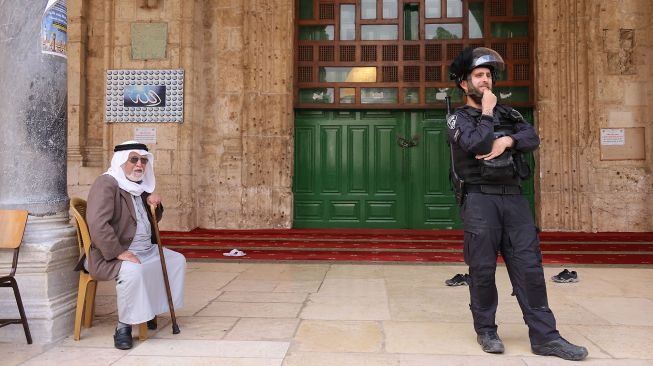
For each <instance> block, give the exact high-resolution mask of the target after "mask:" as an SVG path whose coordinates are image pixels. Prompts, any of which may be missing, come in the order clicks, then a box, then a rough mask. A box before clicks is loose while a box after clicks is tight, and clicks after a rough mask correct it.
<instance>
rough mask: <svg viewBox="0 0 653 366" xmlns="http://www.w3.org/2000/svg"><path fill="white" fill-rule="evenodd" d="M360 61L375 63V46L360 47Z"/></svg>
mask: <svg viewBox="0 0 653 366" xmlns="http://www.w3.org/2000/svg"><path fill="white" fill-rule="evenodd" d="M361 61H376V46H361Z"/></svg>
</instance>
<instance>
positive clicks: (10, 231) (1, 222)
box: [0, 210, 32, 344]
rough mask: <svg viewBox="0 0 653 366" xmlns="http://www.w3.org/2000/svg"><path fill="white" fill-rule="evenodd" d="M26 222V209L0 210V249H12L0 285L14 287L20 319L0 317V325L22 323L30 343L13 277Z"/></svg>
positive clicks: (20, 300)
mask: <svg viewBox="0 0 653 366" xmlns="http://www.w3.org/2000/svg"><path fill="white" fill-rule="evenodd" d="M26 224H27V211H25V210H0V249H13V250H14V259H13V261H12V264H11V273H9V274H8V275H5V276H2V277H0V287H11V288H13V289H14V297H15V298H16V305H17V306H18V313H20V319H0V327H4V326H5V325H9V324H22V325H23V330H24V331H25V338H27V344H32V335H31V333H30V332H29V325H27V317H26V316H25V309H24V308H23V300H22V299H21V297H20V291H18V283H17V282H16V278H15V277H14V275H15V274H16V266H17V264H18V251H19V250H20V244H21V242H22V241H23V234H24V233H25V225H26Z"/></svg>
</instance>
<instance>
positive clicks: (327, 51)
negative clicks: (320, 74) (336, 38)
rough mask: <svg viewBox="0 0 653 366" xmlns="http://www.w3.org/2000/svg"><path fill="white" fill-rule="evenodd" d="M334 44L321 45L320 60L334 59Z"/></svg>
mask: <svg viewBox="0 0 653 366" xmlns="http://www.w3.org/2000/svg"><path fill="white" fill-rule="evenodd" d="M333 53H334V52H333V46H320V61H333Z"/></svg>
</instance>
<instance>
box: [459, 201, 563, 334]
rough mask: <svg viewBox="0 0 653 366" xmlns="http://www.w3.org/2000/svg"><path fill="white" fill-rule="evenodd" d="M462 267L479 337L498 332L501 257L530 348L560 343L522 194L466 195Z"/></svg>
mask: <svg viewBox="0 0 653 366" xmlns="http://www.w3.org/2000/svg"><path fill="white" fill-rule="evenodd" d="M461 216H462V220H463V223H464V229H465V247H464V255H465V263H467V265H468V266H469V275H470V284H469V294H470V309H471V311H472V316H473V319H474V329H475V330H476V332H477V333H485V332H496V330H497V325H496V323H495V316H496V311H497V304H498V295H497V287H496V283H495V272H496V267H497V256H498V253H499V252H500V253H501V255H502V256H503V259H504V262H505V264H506V268H507V270H508V275H509V276H510V282H511V283H512V287H513V295H515V296H517V301H518V302H519V306H520V307H521V310H522V314H523V316H524V321H525V322H526V325H528V334H529V338H530V341H531V344H543V343H546V342H548V341H551V340H553V339H557V338H558V337H560V334H559V333H558V331H557V330H556V321H555V317H554V316H553V313H552V312H551V310H550V309H549V305H548V300H547V294H546V284H545V282H544V271H543V269H542V253H541V252H540V241H539V238H538V234H537V228H536V227H535V223H534V222H533V216H532V214H531V211H530V208H529V206H528V201H527V200H526V198H525V197H524V196H522V195H521V194H506V195H494V194H485V193H468V194H467V196H466V197H465V201H464V203H463V206H462V211H461Z"/></svg>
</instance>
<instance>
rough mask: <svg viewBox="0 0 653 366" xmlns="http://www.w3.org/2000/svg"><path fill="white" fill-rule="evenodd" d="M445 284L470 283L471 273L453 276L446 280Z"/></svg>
mask: <svg viewBox="0 0 653 366" xmlns="http://www.w3.org/2000/svg"><path fill="white" fill-rule="evenodd" d="M444 284H445V285H447V286H462V285H468V284H469V275H468V274H467V273H465V274H460V273H458V274H457V275H455V276H453V277H452V278H450V279H448V280H446V281H444Z"/></svg>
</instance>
